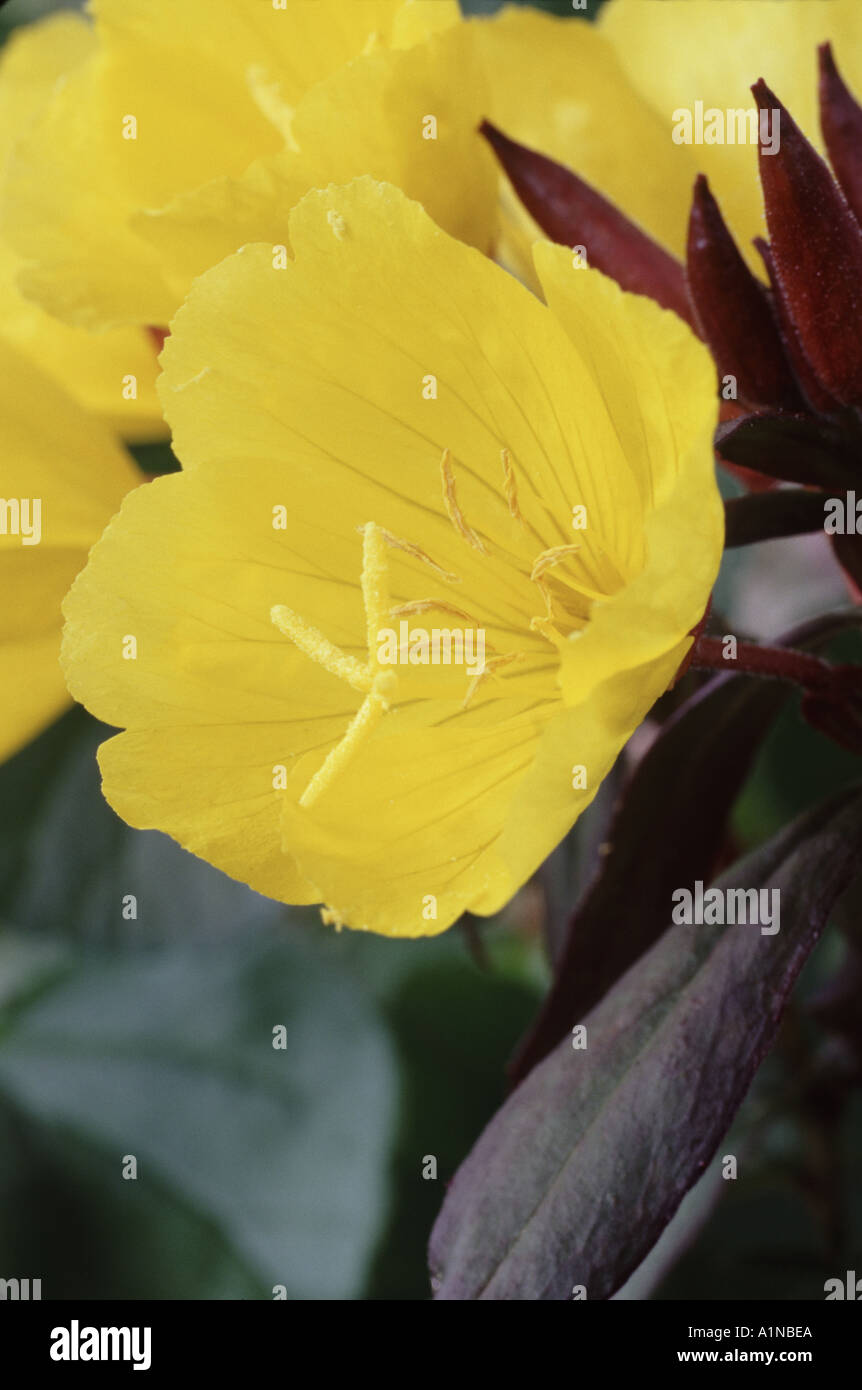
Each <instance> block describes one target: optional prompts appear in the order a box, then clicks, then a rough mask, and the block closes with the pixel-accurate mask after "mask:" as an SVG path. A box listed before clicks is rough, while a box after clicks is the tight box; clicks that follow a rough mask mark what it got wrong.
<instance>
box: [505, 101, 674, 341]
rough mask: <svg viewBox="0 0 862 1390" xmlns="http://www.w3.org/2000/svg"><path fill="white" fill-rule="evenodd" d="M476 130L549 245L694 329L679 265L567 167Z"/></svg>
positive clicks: (509, 141) (507, 140)
mask: <svg viewBox="0 0 862 1390" xmlns="http://www.w3.org/2000/svg"><path fill="white" fill-rule="evenodd" d="M480 130H481V132H482V134H483V135H484V136H485V138H486V140H487V141H488V142H489V144H490V145H491V147H492V148H493V150H494V152H495V154H496V155H497V158H498V159H499V161H500V163H501V164H502V166H503V168H504V170H505V171H506V174H507V175H508V177H509V179H510V181H511V183H512V187H513V188H514V190H515V192H516V193H517V195H518V197H519V198H520V199H521V202H522V203H523V204H524V207H525V208H526V209H527V211H528V212H529V213H530V215H531V216H532V217H533V218H535V220H536V222H538V224H539V226H540V227H541V229H542V231H543V232H544V233H545V235H546V236H548V237H550V239H551V241H556V242H559V243H560V244H561V245H563V246H584V247H585V248H586V252H587V261H588V263H589V264H590V265H592V266H595V267H596V269H597V270H601V271H604V273H605V274H606V275H610V276H612V277H613V279H614V280H616V282H617V284H618V285H621V286H622V288H623V289H624V290H630V291H632V293H634V294H646V295H649V296H650V298H651V299H654V300H655V301H656V302H657V303H658V304H661V305H662V307H663V308H665V309H673V311H674V312H675V313H677V314H679V316H680V318H682V319H685V321H686V323H689V324H692V326H694V318H693V314H692V310H691V306H690V304H689V301H688V295H687V293H686V286H685V275H684V273H683V268H682V266H681V265H680V263H679V261H677V260H676V259H675V258H674V257H673V256H671V255H670V253H669V252H667V251H665V250H664V248H663V247H661V246H659V245H658V243H657V242H655V241H653V239H652V237H649V236H647V234H646V232H643V231H641V229H640V227H636V226H635V224H634V223H633V222H630V221H629V220H628V218H627V217H624V216H623V214H622V213H621V212H618V211H617V209H616V208H615V207H614V205H613V203H610V202H608V200H607V198H603V197H602V195H601V193H597V192H596V190H595V189H594V188H591V187H590V186H589V184H587V183H584V181H583V179H579V178H578V176H577V175H576V174H573V173H572V171H571V170H570V169H566V168H565V167H564V166H563V165H562V164H557V163H556V161H555V160H553V159H548V158H547V157H546V156H545V155H542V154H538V153H537V152H536V151H535V150H530V149H528V148H527V147H526V145H519V144H517V143H516V141H514V140H510V139H509V137H508V136H507V135H504V134H503V132H502V131H500V130H497V128H496V127H495V126H493V125H491V124H490V123H489V122H488V121H483V122H482V125H481V126H480Z"/></svg>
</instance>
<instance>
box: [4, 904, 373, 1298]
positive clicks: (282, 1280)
mask: <svg viewBox="0 0 862 1390" xmlns="http://www.w3.org/2000/svg"><path fill="white" fill-rule="evenodd" d="M21 952H22V946H21V941H20V939H19V938H15V937H13V936H11V935H10V934H9V933H4V934H3V935H2V936H0V981H6V982H7V986H8V987H7V990H6V1005H5V1007H4V1008H3V1009H2V1011H0V1100H2V1101H4V1102H5V1104H6V1106H7V1108H8V1111H9V1112H10V1113H17V1114H20V1115H22V1116H24V1117H25V1118H26V1119H27V1120H30V1121H36V1122H37V1123H38V1124H39V1125H42V1126H46V1127H48V1128H49V1129H50V1130H51V1132H53V1133H54V1134H56V1136H57V1138H56V1141H55V1143H54V1144H53V1146H52V1147H53V1149H54V1152H55V1156H56V1157H57V1158H58V1161H60V1162H61V1163H63V1165H64V1166H65V1165H66V1164H68V1165H77V1166H78V1168H79V1169H84V1168H86V1167H87V1165H86V1163H85V1162H84V1161H83V1159H82V1157H81V1154H82V1149H81V1144H82V1143H86V1144H89V1145H91V1146H95V1148H97V1149H98V1150H99V1152H100V1153H101V1155H102V1156H103V1159H104V1161H103V1162H102V1164H101V1168H100V1169H99V1170H98V1171H100V1172H101V1174H102V1181H103V1182H104V1184H105V1187H106V1193H105V1197H106V1201H108V1202H109V1205H110V1204H111V1203H113V1204H114V1205H115V1206H116V1203H117V1202H122V1203H125V1205H126V1208H127V1220H126V1225H127V1228H128V1231H130V1232H132V1231H134V1230H135V1229H136V1228H138V1227H139V1226H140V1225H141V1223H142V1221H144V1220H145V1219H146V1217H147V1215H148V1214H149V1213H151V1212H152V1211H153V1209H154V1207H155V1206H156V1205H157V1199H158V1197H159V1196H160V1194H165V1195H166V1196H167V1198H168V1199H169V1202H170V1204H171V1206H172V1208H173V1211H174V1214H175V1216H176V1213H177V1212H182V1211H186V1212H187V1213H192V1214H196V1216H197V1220H198V1224H199V1225H200V1223H203V1226H204V1228H205V1229H206V1231H207V1239H208V1242H209V1248H211V1249H216V1248H218V1249H219V1250H228V1251H230V1252H233V1254H234V1256H235V1258H236V1260H237V1261H238V1262H239V1263H240V1264H241V1266H242V1267H243V1268H244V1269H245V1270H246V1271H247V1279H248V1280H251V1281H253V1282H255V1286H257V1287H262V1288H263V1289H264V1290H265V1291H266V1293H267V1295H268V1296H270V1297H271V1290H272V1287H273V1286H274V1285H276V1284H283V1285H285V1286H286V1289H287V1295H288V1297H290V1298H325V1299H344V1298H351V1297H355V1296H357V1294H358V1292H359V1290H360V1289H361V1287H362V1282H363V1279H364V1276H365V1271H366V1267H367V1264H368V1261H369V1259H370V1257H371V1254H372V1252H373V1249H374V1246H375V1243H376V1240H377V1237H378V1235H379V1232H380V1229H381V1225H382V1221H383V1218H384V1215H385V1210H384V1206H385V1192H384V1176H385V1162H386V1157H387V1154H388V1146H389V1134H390V1130H391V1125H392V1122H393V1118H394V1115H393V1111H394V1093H395V1073H394V1063H393V1058H392V1055H391V1051H390V1047H389V1043H388V1039H387V1035H386V1033H385V1031H384V1028H383V1025H382V1023H381V1021H380V1019H379V1017H378V1015H377V1013H376V1011H375V1009H374V1008H373V1006H372V1005H371V1004H370V1002H369V1001H368V999H367V997H366V996H365V995H364V994H363V992H362V990H361V989H360V988H358V987H357V982H356V981H355V980H354V979H353V978H352V976H351V975H349V974H348V973H346V972H345V971H344V970H343V969H342V968H341V967H340V966H339V965H338V964H337V963H336V962H334V961H333V960H331V959H328V960H324V959H322V958H321V953H320V951H319V949H318V947H317V944H316V942H315V941H314V940H313V939H309V938H307V937H306V936H305V935H304V934H301V933H299V932H294V931H292V930H290V929H289V928H282V929H281V930H279V931H270V930H254V929H249V930H248V931H247V932H245V933H243V934H242V935H236V936H234V937H232V938H228V939H225V940H210V941H207V942H205V943H203V944H200V943H195V942H191V941H190V942H169V943H164V944H160V945H157V946H155V947H152V948H149V949H145V950H143V949H142V950H138V951H133V950H130V949H128V948H126V949H125V950H124V951H121V952H117V951H113V950H105V949H101V950H99V951H97V952H94V951H93V950H92V949H90V950H85V951H81V950H73V949H71V948H67V950H66V959H65V962H64V963H62V962H60V961H58V960H57V959H56V958H52V959H51V960H50V961H46V959H45V953H44V948H43V949H42V950H40V951H39V952H38V953H37V957H36V958H35V959H34V971H35V972H36V973H35V974H34V976H33V979H32V980H31V981H30V982H29V983H28V981H27V980H26V978H25V977H24V975H25V972H23V971H22V968H21ZM9 981H11V985H9ZM0 994H2V991H1V990H0ZM279 1025H284V1028H285V1030H286V1034H285V1036H286V1047H285V1048H284V1049H283V1050H282V1049H278V1050H277V1049H276V1048H275V1047H274V1046H273V1029H274V1028H276V1027H278V1026H279ZM124 1155H134V1156H135V1158H136V1159H137V1165H138V1176H137V1179H136V1180H134V1181H132V1180H124V1179H123V1177H122V1168H123V1156H124ZM186 1219H187V1221H188V1220H189V1219H190V1218H188V1217H187V1218H186ZM175 1224H176V1222H175ZM115 1239H116V1237H115ZM113 1255H114V1256H115V1255H116V1251H115V1250H114V1251H113ZM127 1258H128V1259H129V1260H130V1261H132V1262H133V1261H134V1259H135V1255H134V1251H133V1250H132V1252H131V1253H128V1254H127ZM197 1258H198V1263H199V1264H200V1248H199V1247H198V1250H197ZM43 1275H44V1277H45V1279H46V1281H47V1280H50V1277H51V1270H44V1271H43ZM110 1294H111V1289H110V1287H105V1288H102V1289H101V1291H100V1294H99V1295H98V1296H101V1297H107V1296H110ZM45 1296H46V1297H47V1296H50V1294H49V1293H48V1292H46V1294H45ZM137 1296H142V1295H141V1294H140V1293H139V1294H138V1295H137ZM143 1296H149V1297H160V1296H163V1295H162V1294H161V1292H160V1288H159V1287H158V1285H156V1286H155V1287H152V1288H150V1289H148V1290H147V1291H146V1293H145V1294H144V1295H143ZM198 1296H199V1295H198ZM216 1296H217V1295H216Z"/></svg>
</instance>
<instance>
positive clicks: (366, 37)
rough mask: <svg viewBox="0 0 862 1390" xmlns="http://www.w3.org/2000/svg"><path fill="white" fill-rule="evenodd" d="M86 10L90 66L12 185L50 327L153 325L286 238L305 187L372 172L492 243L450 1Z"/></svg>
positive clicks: (470, 73)
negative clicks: (202, 281)
mask: <svg viewBox="0 0 862 1390" xmlns="http://www.w3.org/2000/svg"><path fill="white" fill-rule="evenodd" d="M91 9H92V11H93V15H94V21H95V30H94V33H93V34H92V35H91V36H90V38H89V40H88V49H87V53H86V55H85V56H84V58H83V59H82V61H80V62H78V63H77V64H76V65H75V66H74V68H73V69H72V70H71V71H69V72H68V73H67V75H66V77H65V80H64V81H63V82H62V83H61V84H57V85H56V86H55V87H54V88H53V91H52V93H51V96H50V99H49V100H47V101H45V102H44V103H42V109H41V112H40V114H38V115H37V116H36V117H35V119H34V120H33V121H32V122H31V123H30V125H29V128H28V130H27V132H26V133H25V134H24V135H23V137H22V138H20V139H19V140H18V142H17V143H16V147H15V151H14V155H13V157H12V159H11V161H10V164H9V167H8V170H7V176H6V179H5V187H4V190H3V198H2V202H3V209H2V226H3V230H4V234H5V235H6V236H7V237H8V238H9V239H10V241H11V242H12V243H13V244H14V246H15V248H16V250H17V251H18V252H19V253H20V254H21V255H22V256H23V257H25V258H26V262H27V264H26V267H25V270H24V273H23V275H22V280H21V283H22V285H23V286H24V288H25V291H26V292H27V294H28V295H29V296H31V297H32V298H34V299H35V300H37V301H38V302H39V303H40V304H41V305H42V306H43V307H44V308H46V309H47V310H49V311H50V312H51V313H53V314H55V315H57V316H58V317H60V318H62V319H64V320H65V321H67V322H68V323H71V324H75V325H78V326H82V327H87V328H100V329H103V328H105V327H112V326H116V325H128V324H133V325H155V326H164V325H166V324H167V323H168V322H169V320H170V319H171V318H172V317H173V314H174V312H175V310H176V308H177V307H178V305H179V303H180V302H181V300H182V298H183V297H184V295H185V294H186V292H187V290H188V287H189V285H190V283H191V281H192V279H193V277H194V276H195V275H197V274H199V273H200V272H201V271H203V270H206V269H208V268H209V267H210V266H211V265H214V264H215V263H216V262H217V261H219V260H221V259H222V258H223V257H224V256H226V255H228V254H229V253H232V252H233V251H235V250H236V249H237V248H238V247H239V246H241V245H243V244H245V243H246V242H248V241H261V240H265V241H269V242H270V243H271V244H273V245H278V244H282V243H283V242H284V241H285V238H286V234H287V214H288V212H289V210H290V208H291V207H292V206H293V205H294V204H295V203H296V202H297V201H298V199H299V198H300V197H301V196H302V195H303V194H304V193H305V192H306V191H307V190H308V189H309V188H311V187H314V186H317V185H321V184H327V183H329V182H330V181H332V182H344V181H347V180H349V179H350V178H352V177H354V176H355V175H358V174H364V173H368V174H372V175H374V176H375V177H378V178H386V179H389V180H391V181H392V182H395V183H397V184H399V185H400V186H402V187H403V188H404V189H405V190H406V191H407V192H408V193H410V194H411V195H412V196H415V197H418V198H420V199H421V200H422V201H423V202H424V203H425V206H426V207H427V209H428V211H429V212H430V213H431V215H432V216H433V217H435V218H436V219H437V220H438V221H439V222H440V223H441V225H443V226H445V227H446V228H447V229H448V230H450V231H451V232H453V233H454V234H455V235H458V236H461V237H464V238H465V239H467V240H469V241H472V242H474V243H475V244H476V245H478V246H480V247H482V248H483V249H487V248H488V246H489V245H490V240H491V233H492V225H493V220H494V215H495V189H496V172H495V169H494V165H493V161H492V159H491V157H490V153H489V151H488V150H487V149H486V148H484V144H483V142H482V140H481V139H480V138H479V137H478V135H477V134H476V127H477V125H478V123H479V121H480V120H481V117H482V115H483V108H484V105H485V101H484V97H483V92H482V82H481V74H480V72H479V68H478V64H477V62H476V60H475V59H474V57H473V45H472V33H471V31H470V30H469V29H468V27H467V26H466V25H465V24H463V23H462V22H461V20H460V12H459V9H458V5H457V3H456V0H313V3H310V2H309V0H286V3H285V4H284V5H281V4H278V5H277V4H274V3H273V0H93V3H92V5H91ZM82 171H85V172H84V174H83V176H82Z"/></svg>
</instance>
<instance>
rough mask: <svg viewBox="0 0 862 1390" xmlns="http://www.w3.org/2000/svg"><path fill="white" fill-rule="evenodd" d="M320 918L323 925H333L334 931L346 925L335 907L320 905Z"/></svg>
mask: <svg viewBox="0 0 862 1390" xmlns="http://www.w3.org/2000/svg"><path fill="white" fill-rule="evenodd" d="M320 920H321V922H322V923H323V925H324V926H325V927H334V928H335V930H336V931H341V928H342V927H344V926H346V925H347V924H346V922H345V920H344V918H343V917H342V915H341V913H340V912H339V911H338V908H337V907H322V908H321V909H320Z"/></svg>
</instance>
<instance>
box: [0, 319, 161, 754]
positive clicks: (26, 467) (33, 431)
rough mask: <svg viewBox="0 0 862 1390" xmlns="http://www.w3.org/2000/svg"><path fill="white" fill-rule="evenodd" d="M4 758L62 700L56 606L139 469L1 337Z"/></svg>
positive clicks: (0, 734)
mask: <svg viewBox="0 0 862 1390" xmlns="http://www.w3.org/2000/svg"><path fill="white" fill-rule="evenodd" d="M0 412H2V417H3V441H4V459H3V484H2V486H3V497H2V499H0V512H2V515H0V582H2V591H3V594H4V602H3V605H2V608H0V756H7V755H8V754H9V753H10V752H12V751H14V749H15V748H17V747H18V746H19V745H20V744H22V743H24V742H25V741H26V740H27V738H29V737H30V736H31V735H32V734H33V733H35V732H36V731H37V730H38V729H39V728H40V727H41V726H42V725H43V724H44V723H46V722H47V721H48V720H49V719H50V718H51V717H52V716H53V715H54V714H55V713H57V712H58V711H59V710H60V709H61V708H62V707H63V705H64V704H65V703H66V700H67V697H66V693H65V687H64V682H63V678H62V674H61V671H60V667H59V663H58V656H59V647H60V625H61V618H60V603H61V600H62V597H63V594H64V593H65V592H66V590H67V588H68V587H69V584H70V583H71V581H72V579H73V578H74V576H75V574H76V573H77V572H78V570H79V569H81V567H82V566H83V564H84V562H85V560H86V556H87V551H88V549H89V547H90V546H91V545H92V543H93V541H95V540H96V538H97V537H98V535H99V533H100V531H101V529H102V527H103V526H104V525H105V523H106V522H107V520H108V519H109V517H110V516H111V514H112V512H114V511H115V510H116V508H117V506H118V505H119V502H120V499H121V497H122V496H123V494H124V492H126V491H127V490H128V489H129V488H131V487H134V486H135V485H136V484H137V483H138V482H139V481H140V474H139V473H138V471H137V469H136V468H135V467H134V465H133V464H132V462H131V460H129V459H128V458H127V457H126V455H125V453H124V452H123V451H122V450H121V449H120V448H119V446H118V445H116V444H115V443H114V442H113V439H112V437H111V435H110V434H109V432H108V431H107V430H106V429H105V428H104V427H102V426H100V425H99V424H98V422H96V421H94V420H92V419H91V418H90V417H88V416H87V415H86V414H85V413H84V412H83V411H82V410H81V408H80V407H79V406H78V405H76V404H75V403H74V402H73V401H72V400H71V399H70V398H69V397H67V396H66V395H65V394H64V393H63V392H62V391H61V390H60V389H59V387H57V386H56V385H55V384H54V383H53V382H52V381H51V380H50V379H49V378H48V377H46V376H44V375H43V374H42V373H41V372H39V371H38V370H37V369H36V368H35V367H33V366H32V365H31V364H30V363H29V362H27V361H26V359H24V358H23V357H21V356H19V355H18V354H17V353H15V352H13V351H12V350H11V349H10V347H9V346H8V344H6V343H4V342H2V341H0Z"/></svg>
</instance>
